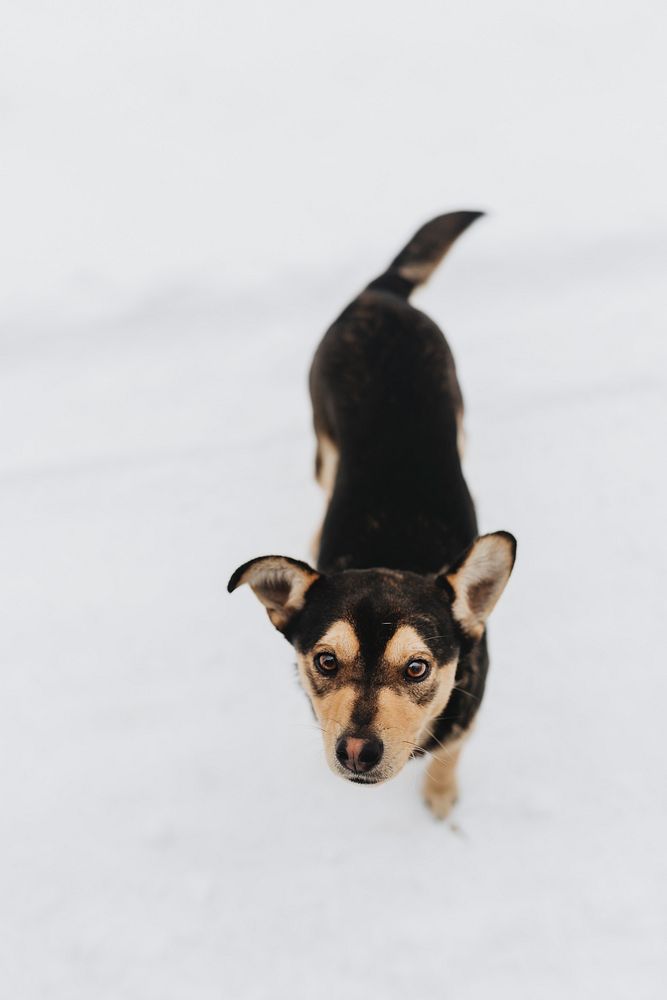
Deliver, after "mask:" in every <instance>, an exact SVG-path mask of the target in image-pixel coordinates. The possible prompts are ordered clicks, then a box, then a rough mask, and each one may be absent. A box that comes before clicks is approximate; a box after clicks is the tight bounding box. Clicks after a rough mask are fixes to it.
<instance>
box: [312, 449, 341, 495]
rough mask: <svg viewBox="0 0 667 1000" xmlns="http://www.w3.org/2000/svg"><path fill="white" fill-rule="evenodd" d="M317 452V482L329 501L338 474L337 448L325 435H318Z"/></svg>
mask: <svg viewBox="0 0 667 1000" xmlns="http://www.w3.org/2000/svg"><path fill="white" fill-rule="evenodd" d="M317 450H318V453H319V472H318V476H317V481H318V483H319V484H320V486H321V487H322V489H323V490H324V492H325V493H326V495H327V500H330V499H331V494H332V493H333V489H334V484H335V482H336V473H337V472H338V448H337V447H336V445H335V444H334V443H333V441H332V440H331V438H328V437H327V436H326V434H318V435H317Z"/></svg>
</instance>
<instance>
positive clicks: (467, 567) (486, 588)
mask: <svg viewBox="0 0 667 1000" xmlns="http://www.w3.org/2000/svg"><path fill="white" fill-rule="evenodd" d="M515 556H516V538H515V537H514V535H510V534H509V532H507V531H496V532H494V533H493V534H492V535H482V536H481V537H480V538H478V539H477V540H476V541H474V542H473V543H472V545H471V546H470V548H469V549H467V551H466V552H464V553H463V555H462V556H461V557H460V558H459V559H457V561H456V563H455V564H454V565H453V566H450V567H449V568H448V569H447V570H445V571H444V573H442V574H440V576H439V577H438V582H439V583H440V584H441V586H445V587H447V589H450V588H451V592H452V612H453V614H454V617H455V618H456V620H457V621H458V623H459V624H460V626H461V628H462V629H463V631H464V632H466V633H467V634H468V635H469V636H471V637H472V638H474V639H479V638H481V636H482V633H483V632H484V625H485V624H486V619H487V618H488V617H489V615H490V614H491V612H492V611H493V609H494V607H495V606H496V603H497V601H498V598H499V597H500V595H501V594H502V592H503V590H504V589H505V584H506V583H507V581H508V580H509V578H510V573H511V572H512V567H513V566H514V559H515Z"/></svg>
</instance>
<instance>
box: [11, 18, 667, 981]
mask: <svg viewBox="0 0 667 1000" xmlns="http://www.w3.org/2000/svg"><path fill="white" fill-rule="evenodd" d="M2 15H3V16H2V32H1V36H0V135H1V142H2V156H1V159H0V169H1V171H2V179H1V184H0V276H1V280H0V328H1V329H0V354H1V358H2V364H1V365H0V480H1V482H0V566H1V570H2V571H1V574H0V618H1V620H2V625H1V627H0V659H1V668H2V673H1V677H2V697H1V698H0V743H1V745H0V761H1V764H0V768H1V774H0V794H1V796H2V810H1V812H0V992H1V993H2V996H3V997H4V996H6V997H11V998H12V1000H35V998H42V997H44V998H49V1000H51V998H53V1000H184V998H186V997H187V998H188V1000H209V998H211V1000H212V998H220V1000H223V998H224V1000H228V998H232V1000H236V998H238V1000H250V998H267V1000H268V998H270V1000H275V998H283V997H284V998H289V1000H300V998H309V1000H310V998H312V997H316V998H322V1000H329V998H332V1000H333V998H336V1000H338V998H341V997H344V998H346V1000H356V998H364V1000H368V998H393V997H406V996H410V997H413V998H415V1000H421V998H428V1000H432V998H444V1000H473V998H475V1000H477V998H479V1000H487V998H488V997H489V996H493V997H496V998H501V997H512V998H526V1000H529V998H530V1000H534V998H535V997H539V998H540V1000H543V998H552V997H553V998H559V1000H560V998H562V997H564V996H567V997H568V998H570V1000H573V998H582V1000H584V998H585V1000H588V998H591V997H598V996H604V997H605V998H606V1000H614V998H619V1000H627V997H629V996H632V997H633V1000H644V998H646V1000H648V998H651V1000H653V998H657V997H659V996H663V995H664V993H663V992H662V991H663V990H664V981H665V976H666V973H667V969H666V968H665V965H666V963H665V958H664V942H665V931H666V910H665V882H666V876H667V870H666V864H665V851H664V844H665V843H667V821H666V817H667V800H666V789H667V781H666V778H667V775H666V774H665V750H666V743H667V740H666V737H665V723H664V717H665V701H666V695H667V680H666V673H667V672H666V670H665V655H664V641H665V639H664V629H663V627H662V618H663V615H664V566H665V560H666V558H667V552H666V546H665V537H664V530H665V529H664V511H665V508H666V497H665V490H664V487H665V472H664V427H665V417H666V413H665V388H666V387H665V360H666V359H665V353H666V347H665V344H666V342H667V335H666V331H665V315H666V313H667V290H666V285H665V250H666V249H667V247H666V244H667V201H666V197H665V181H664V178H665V176H666V167H667V157H666V155H665V154H666V145H667V140H666V134H667V133H666V130H665V125H664V101H665V83H666V72H665V60H664V52H665V44H666V33H665V27H666V21H667V11H666V8H665V6H664V4H663V3H660V2H648V0H645V2H633V3H630V2H607V3H602V2H583V3H582V2H581V0H578V2H576V3H575V2H569V0H567V2H566V0H559V2H558V3H553V2H549V3H542V4H535V3H531V2H528V0H525V2H519V0H513V2H507V3H503V4H494V3H492V2H490V0H487V2H481V0H476V2H474V0H473V2H467V3H466V4H461V3H459V4H453V3H449V2H442V0H440V2H433V3H429V2H414V0H413V2H412V3H410V4H398V3H390V2H386V0H385V2H383V3H379V2H369V0H364V2H359V0H357V2H354V3H352V2H348V0H339V2H337V3H336V4H326V5H323V4H321V3H316V2H314V3H308V4H307V3H305V2H302V3H294V2H291V3H290V2H281V3H250V2H245V3H243V4H239V3H236V4H232V3H231V2H228V0H224V2H220V0H216V2H203V0H201V2H197V0H194V2H193V0H189V2H187V3H186V2H184V0H177V2H169V3H168V2H162V3H157V2H155V0H152V2H143V3H141V2H140V3H137V2H127V0H126V2H116V3H113V4H104V3H98V4H91V3H89V2H86V3H84V2H80V3H79V2H65V0H61V2H58V3H49V4H47V3H36V2H30V0H22V2H21V3H14V2H12V0H6V3H5V4H4V7H3V11H2ZM459 208H470V209H478V208H481V209H487V210H489V212H490V215H489V217H488V219H486V220H483V221H482V222H479V223H476V225H475V226H474V227H473V229H472V230H471V231H470V232H469V233H468V234H466V235H465V237H463V238H462V240H461V243H460V245H458V246H457V247H456V249H455V250H454V251H453V252H452V255H451V258H449V259H448V260H447V262H446V263H445V265H444V266H443V268H442V270H441V271H439V272H438V273H437V275H436V276H435V277H434V279H433V281H432V283H431V285H430V286H429V288H428V289H426V290H424V291H423V292H420V293H419V295H418V296H417V297H416V303H417V304H418V305H420V306H421V307H423V308H425V309H426V310H427V311H429V312H430V313H431V314H432V315H433V316H434V318H435V319H436V320H437V321H438V322H440V323H441V324H442V325H443V326H444V327H445V328H446V330H447V332H448V336H449V339H450V342H451V345H452V348H453V350H454V353H455V356H456V358H457V361H458V366H459V374H460V378H461V382H462V385H463V390H464V393H465V396H466V402H467V408H468V415H467V430H468V453H467V457H466V474H467V476H468V479H469V482H470V485H471V488H472V491H473V494H474V496H475V497H476V499H477V502H478V509H479V515H480V523H481V527H482V529H483V530H494V529H497V528H505V529H508V530H511V531H513V532H514V533H515V534H516V535H517V537H518V539H519V556H518V562H517V567H516V571H515V575H514V577H513V579H512V581H511V583H510V585H509V587H508V590H507V592H506V595H505V596H504V598H503V600H502V602H501V604H500V606H499V608H498V610H497V612H496V613H495V615H494V620H492V623H491V630H490V635H491V652H492V673H491V677H490V683H489V688H488V695H487V698H486V700H485V704H484V708H483V711H482V713H481V715H480V720H479V724H478V727H477V731H476V734H475V736H474V739H473V740H472V741H471V743H470V746H469V748H468V750H467V752H466V755H465V757H464V759H463V764H462V800H461V803H460V806H459V807H458V808H457V811H456V814H455V817H454V821H453V823H451V824H438V823H436V822H435V821H434V820H432V819H431V817H430V816H429V814H428V813H427V812H426V810H425V809H424V807H423V805H422V804H421V801H420V797H419V793H418V789H419V782H420V780H421V774H420V772H421V770H422V765H420V764H419V763H415V764H412V765H410V766H409V767H407V768H406V769H405V771H404V772H403V773H402V774H401V775H400V776H399V777H398V778H397V779H396V780H395V781H393V782H390V783H389V784H388V785H386V786H380V787H378V788H375V789H368V788H360V787H356V786H351V785H347V784H345V783H344V782H342V781H341V780H340V779H337V778H335V777H334V776H333V775H332V774H330V772H329V771H328V770H327V768H326V765H325V762H324V758H323V753H322V749H321V742H320V737H319V734H318V733H317V731H316V729H315V728H314V726H313V725H312V721H311V716H310V713H309V710H308V708H307V705H306V702H305V699H304V697H303V695H302V694H301V693H300V692H299V690H298V689H297V687H296V684H295V680H294V672H293V669H292V666H291V663H292V661H293V656H292V651H291V650H290V648H289V647H288V646H287V644H286V643H285V642H284V641H283V640H282V639H281V637H280V636H279V635H278V634H277V633H275V632H274V631H273V630H272V629H271V627H270V626H269V624H268V622H267V621H266V618H265V615H264V613H263V611H262V609H261V608H260V607H259V605H258V604H257V603H256V602H255V601H254V599H253V597H252V595H251V594H250V593H249V592H247V591H242V592H239V593H238V594H235V595H234V596H233V598H230V597H228V596H227V595H226V593H225V584H226V580H227V577H228V575H229V574H230V572H231V571H232V570H233V569H234V568H235V566H236V565H237V564H238V563H240V562H242V561H244V560H245V559H247V558H250V557H252V556H255V555H261V554H263V553H266V552H283V553H285V554H289V555H292V556H296V557H304V556H307V553H308V542H309V538H310V536H311V534H312V532H313V530H314V528H315V526H316V524H317V521H318V518H319V516H320V514H321V510H322V499H321V497H320V496H319V494H318V491H317V489H316V487H315V486H314V484H313V482H312V474H311V469H312V458H313V442H312V436H311V432H310V428H309V419H310V417H309V409H308V400H307V394H306V389H305V378H306V372H307V368H308V364H309V360H310V356H311V354H312V351H313V349H314V347H315V345H316V343H317V341H318V338H319V337H320V336H321V334H322V332H323V331H324V329H325V328H326V326H327V325H328V323H329V322H330V321H331V320H332V319H333V318H334V317H335V315H336V313H337V311H338V310H339V309H340V308H342V307H343V306H344V305H345V303H346V301H347V300H348V299H349V298H350V297H351V296H352V295H353V294H354V293H355V292H356V291H357V290H358V289H359V288H360V287H361V286H363V284H364V283H365V282H366V281H368V280H370V279H371V278H372V277H374V276H375V274H376V273H378V272H379V271H380V270H381V269H382V268H383V267H384V265H385V264H386V263H387V261H388V260H389V259H390V258H391V257H392V256H393V255H394V254H395V253H396V252H397V250H398V249H399V248H400V246H401V245H402V243H403V242H404V241H405V240H406V239H407V238H408V236H409V235H411V232H412V231H413V230H414V229H415V228H416V227H417V225H419V224H421V223H422V222H424V221H425V220H426V219H428V218H429V217H431V216H433V215H435V214H438V213H439V212H441V211H446V210H448V209H459Z"/></svg>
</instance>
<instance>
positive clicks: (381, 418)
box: [228, 212, 516, 818]
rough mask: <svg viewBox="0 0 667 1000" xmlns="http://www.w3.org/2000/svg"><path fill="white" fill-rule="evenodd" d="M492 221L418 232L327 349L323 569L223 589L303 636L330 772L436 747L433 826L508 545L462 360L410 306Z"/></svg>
mask: <svg viewBox="0 0 667 1000" xmlns="http://www.w3.org/2000/svg"><path fill="white" fill-rule="evenodd" d="M482 214H483V213H481V212H451V213H449V214H446V215H441V216H439V217H438V218H436V219H433V220H432V221H431V222H429V223H427V224H426V225H425V226H423V227H422V228H421V229H420V230H419V231H418V232H417V233H416V234H415V236H414V237H413V238H412V239H411V240H410V241H409V243H408V244H407V245H406V246H405V248H404V249H403V250H402V251H401V252H400V253H399V255H398V257H396V258H395V259H394V260H393V261H392V263H391V264H390V265H389V267H388V268H387V270H386V271H385V272H384V273H383V274H382V275H380V277H379V278H376V279H375V280H374V281H372V282H371V283H370V284H369V285H368V286H367V287H366V288H365V289H364V291H362V292H361V294H359V295H358V296H357V297H356V298H355V299H354V301H353V302H352V303H351V304H350V305H348V306H347V308H346V309H345V310H344V311H343V312H342V313H341V315H340V316H339V318H338V319H337V320H336V321H335V322H334V324H333V326H331V327H330V329H329V330H328V331H327V332H326V333H325V335H324V337H323V339H322V341H321V342H320V345H319V347H318V349H317V351H316V353H315V357H314V360H313V363H312V367H311V371H310V394H311V399H312V405H313V422H314V428H315V436H316V439H317V448H316V460H315V473H316V478H317V480H318V482H319V483H320V485H321V486H322V488H323V489H324V491H325V493H326V496H327V501H328V502H327V509H326V515H325V518H324V523H323V525H322V527H321V530H320V533H319V537H318V539H317V541H316V545H315V548H316V553H315V560H314V561H315V564H316V568H313V567H312V566H310V565H309V564H308V563H305V562H301V561H300V560H298V559H291V558H288V557H286V556H260V557H259V558H256V559H251V560H250V561H249V562H246V563H244V564H243V565H242V566H239V568H238V569H237V570H236V571H235V572H234V573H233V575H232V577H231V579H230V581H229V584H228V590H229V592H230V593H231V592H232V591H234V590H235V589H236V588H237V587H239V586H240V585H241V584H244V583H247V584H249V585H250V587H251V588H252V590H253V591H254V593H255V594H256V596H257V597H258V598H259V600H260V601H261V602H262V604H263V605H264V606H265V608H266V610H267V612H268V616H269V618H270V620H271V622H272V623H273V625H274V626H275V627H276V628H277V629H278V631H280V632H282V634H283V635H284V636H285V638H286V639H287V640H288V641H289V642H290V643H291V644H292V645H293V646H294V648H295V650H296V655H297V661H298V663H297V669H298V673H299V678H300V681H301V684H302V686H303V688H304V690H305V692H306V694H307V696H308V698H309V699H310V702H311V705H312V708H313V710H314V713H315V716H316V718H317V721H318V723H319V727H320V728H321V731H322V733H323V737H324V746H325V752H326V756H327V760H328V763H329V765H330V767H331V768H332V770H333V771H334V772H335V773H336V774H338V775H340V776H341V777H343V778H346V779H347V780H349V781H351V782H354V783H356V784H359V785H372V784H377V783H379V782H381V781H385V780H387V779H388V778H391V777H393V776H394V775H396V774H398V772H399V771H400V770H401V769H402V768H403V766H404V765H405V763H406V762H407V761H408V760H409V759H410V758H412V757H417V756H421V755H423V754H428V755H429V757H430V759H429V763H428V767H427V770H426V778H425V786H424V797H425V800H426V803H427V804H428V806H429V807H430V809H431V811H432V812H433V814H434V815H435V816H436V817H438V818H444V817H446V816H447V815H448V813H449V812H450V810H451V808H452V806H453V804H454V802H455V801H456V798H457V780H456V768H457V764H458V760H459V755H460V752H461V748H462V746H463V744H464V741H465V739H466V737H467V736H468V734H469V733H470V730H471V726H472V724H473V721H474V719H475V716H476V714H477V711H478V709H479V706H480V703H481V700H482V696H483V694H484V685H485V681H486V676H487V671H488V666H489V658H488V652H487V643H486V621H487V618H488V616H489V614H490V612H491V611H492V610H493V607H494V606H495V604H496V602H497V601H498V598H499V597H500V595H501V594H502V592H503V590H504V588H505V585H506V583H507V581H508V579H509V576H510V573H511V572H512V568H513V565H514V559H515V555H516V540H515V538H514V537H513V535H511V534H509V533H508V532H505V531H498V532H495V533H493V534H487V535H482V536H481V537H478V532H477V521H476V517H475V509H474V506H473V502H472V499H471V496H470V493H469V491H468V487H467V485H466V482H465V479H464V477H463V472H462V470H461V457H462V445H463V428H462V419H463V400H462V396H461V390H460V388H459V383H458V380H457V376H456V370H455V366H454V360H453V357H452V354H451V351H450V349H449V347H448V345H447V341H446V340H445V338H444V335H443V334H442V332H441V331H440V329H439V328H438V327H437V326H436V324H435V323H434V322H433V321H432V320H431V319H429V318H428V317H427V316H426V315H425V314H424V313H422V312H420V311H419V310H417V309H415V308H414V307H413V306H412V305H411V304H410V302H409V298H410V294H411V293H412V291H413V290H414V289H415V288H416V287H418V286H419V285H422V284H423V283H424V282H425V281H426V280H427V279H428V278H429V277H430V276H431V274H432V272H433V271H434V270H435V268H436V267H437V265H438V264H439V263H440V261H441V260H442V258H443V257H444V255H445V254H446V253H447V251H448V250H449V249H450V247H451V246H452V244H453V243H454V241H455V240H456V239H457V237H458V236H460V235H461V233H463V232H464V230H466V229H467V228H468V226H470V225H471V223H473V222H474V221H475V220H476V219H478V218H479V217H480V216H481V215H482Z"/></svg>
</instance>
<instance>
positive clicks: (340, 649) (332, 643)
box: [313, 619, 359, 663]
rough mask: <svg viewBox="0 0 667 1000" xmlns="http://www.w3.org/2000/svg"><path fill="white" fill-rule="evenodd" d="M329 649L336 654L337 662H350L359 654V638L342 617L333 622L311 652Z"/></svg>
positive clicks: (327, 650)
mask: <svg viewBox="0 0 667 1000" xmlns="http://www.w3.org/2000/svg"><path fill="white" fill-rule="evenodd" d="M329 651H330V652H332V653H335V654H336V658H337V660H338V661H339V663H349V662H352V661H353V660H356V658H357V657H358V656H359V640H358V639H357V634H356V632H355V631H354V629H353V628H352V626H351V625H350V623H349V622H346V621H343V620H342V619H341V620H340V621H337V622H334V623H333V625H332V626H331V628H329V629H328V631H327V632H325V634H324V635H323V636H322V638H321V639H320V641H319V642H318V643H317V645H316V646H315V648H314V649H313V654H315V653H320V652H329Z"/></svg>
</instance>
